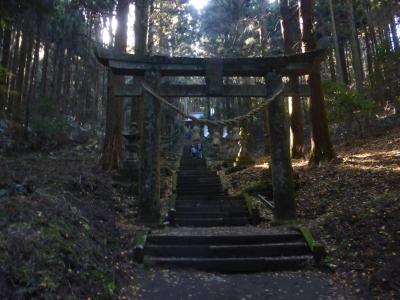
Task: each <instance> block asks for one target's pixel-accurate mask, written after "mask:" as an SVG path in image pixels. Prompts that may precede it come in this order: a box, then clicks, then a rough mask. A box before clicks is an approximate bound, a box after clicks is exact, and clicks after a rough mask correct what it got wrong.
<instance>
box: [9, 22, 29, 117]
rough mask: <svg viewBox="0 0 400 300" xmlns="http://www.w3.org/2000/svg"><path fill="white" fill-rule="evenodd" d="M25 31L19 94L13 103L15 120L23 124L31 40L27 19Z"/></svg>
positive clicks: (19, 62) (17, 87)
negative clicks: (23, 104)
mask: <svg viewBox="0 0 400 300" xmlns="http://www.w3.org/2000/svg"><path fill="white" fill-rule="evenodd" d="M24 28H25V30H24V33H23V35H22V44H21V51H20V53H19V60H18V72H17V76H16V85H15V87H16V93H17V95H16V96H15V98H14V103H13V108H14V109H15V110H13V120H14V121H15V122H16V123H18V124H20V125H22V120H23V107H22V103H23V97H24V75H25V63H26V56H27V51H28V46H29V45H28V44H29V43H28V42H29V37H28V32H29V30H28V28H29V25H28V21H27V20H25V24H24Z"/></svg>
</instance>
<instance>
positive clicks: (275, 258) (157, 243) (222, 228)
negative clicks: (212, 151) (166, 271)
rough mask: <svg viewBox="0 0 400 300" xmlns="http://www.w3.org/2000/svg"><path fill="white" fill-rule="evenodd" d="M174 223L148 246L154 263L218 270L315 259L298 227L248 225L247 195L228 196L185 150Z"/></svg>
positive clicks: (147, 256)
mask: <svg viewBox="0 0 400 300" xmlns="http://www.w3.org/2000/svg"><path fill="white" fill-rule="evenodd" d="M175 209H176V216H175V223H176V225H177V226H178V227H175V228H171V227H170V228H167V229H163V230H153V231H152V232H151V233H150V234H149V235H148V236H147V240H146V245H145V247H144V262H145V263H146V264H147V265H150V266H174V267H187V268H196V269H202V270H209V271H220V272H254V271H275V270H296V269H299V268H300V267H302V266H304V265H305V264H307V263H309V262H311V261H312V259H313V256H312V253H311V251H310V249H309V247H308V245H307V243H306V241H305V240H304V238H303V236H302V235H301V234H300V232H299V231H297V230H294V229H287V228H258V227H254V226H250V218H249V213H248V209H247V207H246V205H245V201H244V199H242V198H240V197H230V196H228V195H227V194H226V192H225V191H224V190H223V188H222V185H221V182H220V179H219V177H218V175H217V174H216V173H215V172H211V171H210V170H208V169H207V166H206V162H205V160H204V159H198V158H192V157H191V156H190V152H189V149H188V148H187V147H186V148H185V149H184V154H183V156H182V160H181V167H180V171H179V173H178V180H177V199H176V203H175Z"/></svg>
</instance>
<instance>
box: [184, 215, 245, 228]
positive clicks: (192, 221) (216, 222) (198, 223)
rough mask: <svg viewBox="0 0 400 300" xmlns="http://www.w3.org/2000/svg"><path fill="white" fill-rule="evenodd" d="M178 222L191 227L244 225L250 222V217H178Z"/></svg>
mask: <svg viewBox="0 0 400 300" xmlns="http://www.w3.org/2000/svg"><path fill="white" fill-rule="evenodd" d="M176 224H177V225H179V226H191V227H214V226H244V225H248V224H249V218H247V217H242V218H235V217H233V218H229V217H228V218H176Z"/></svg>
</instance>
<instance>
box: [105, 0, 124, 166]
mask: <svg viewBox="0 0 400 300" xmlns="http://www.w3.org/2000/svg"><path fill="white" fill-rule="evenodd" d="M128 14H129V0H119V1H118V4H117V20H118V24H119V25H118V29H117V32H116V36H115V47H114V48H115V50H116V51H117V52H122V53H125V52H126V47H127V41H128V35H127V32H128V28H127V22H128ZM108 80H109V82H110V84H111V86H110V87H109V94H108V103H107V122H106V136H105V141H104V148H103V156H102V163H103V168H104V169H108V170H110V169H118V168H119V164H120V161H121V159H122V155H123V151H122V128H123V101H122V100H121V99H117V98H115V97H114V92H113V90H114V88H115V87H117V86H120V85H121V84H122V83H124V78H123V77H122V78H121V77H119V78H118V77H116V76H113V75H112V74H111V72H110V73H109V79H108Z"/></svg>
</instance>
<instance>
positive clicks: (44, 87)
mask: <svg viewBox="0 0 400 300" xmlns="http://www.w3.org/2000/svg"><path fill="white" fill-rule="evenodd" d="M43 47H44V53H43V63H42V78H41V79H40V97H43V98H44V97H46V94H47V71H48V65H49V52H50V42H49V40H48V38H47V37H46V40H45V43H44V46H43Z"/></svg>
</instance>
